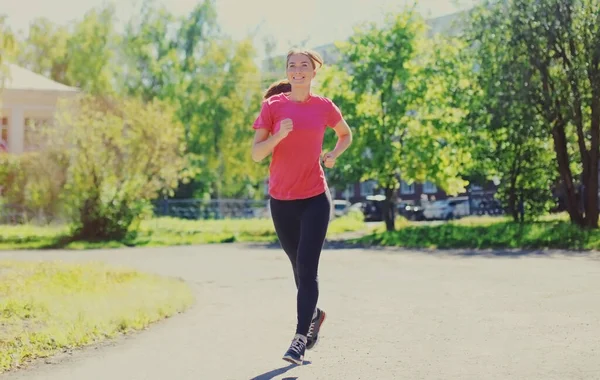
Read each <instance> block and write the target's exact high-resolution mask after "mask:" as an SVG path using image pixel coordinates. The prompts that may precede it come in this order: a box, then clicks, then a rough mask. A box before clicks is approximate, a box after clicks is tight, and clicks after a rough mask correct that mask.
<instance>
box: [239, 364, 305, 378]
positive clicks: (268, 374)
mask: <svg viewBox="0 0 600 380" xmlns="http://www.w3.org/2000/svg"><path fill="white" fill-rule="evenodd" d="M308 364H311V362H310V361H304V364H303V365H308ZM296 367H298V366H297V365H295V364H290V365H288V366H285V367H281V368H277V369H274V370H272V371H269V372H265V373H263V374H262V375H258V376H255V377H253V378H251V379H250V380H271V379H273V378H274V377H275V376H279V375H283V374H284V373H286V372H287V371H289V370H290V369H292V368H296ZM297 379H298V378H297V377H286V378H285V379H283V380H297Z"/></svg>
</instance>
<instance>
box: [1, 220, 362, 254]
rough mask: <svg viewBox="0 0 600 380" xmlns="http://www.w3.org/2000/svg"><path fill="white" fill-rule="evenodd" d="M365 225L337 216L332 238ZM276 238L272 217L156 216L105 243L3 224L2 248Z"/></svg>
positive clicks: (59, 230)
mask: <svg viewBox="0 0 600 380" xmlns="http://www.w3.org/2000/svg"><path fill="white" fill-rule="evenodd" d="M365 228H366V225H365V223H364V222H363V221H362V216H361V215H360V214H359V215H356V214H352V215H348V216H344V217H341V218H336V219H334V220H333V221H332V222H331V224H330V227H329V234H328V236H329V237H332V236H335V235H337V234H341V233H344V232H351V231H361V230H364V229H365ZM271 241H276V236H275V231H274V228H273V222H272V221H271V219H246V220H243V219H241V220H240V219H235V220H183V219H175V218H156V219H151V220H147V221H144V222H143V223H142V225H141V228H140V232H139V234H138V236H137V237H136V238H135V239H134V240H130V241H112V242H102V243H89V242H72V241H70V240H69V238H68V228H67V227H65V226H60V227H39V226H31V225H27V226H6V225H3V226H0V249H5V250H6V249H37V248H67V249H88V248H116V247H123V246H174V245H191V244H205V243H229V242H271Z"/></svg>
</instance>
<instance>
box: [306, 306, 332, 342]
mask: <svg viewBox="0 0 600 380" xmlns="http://www.w3.org/2000/svg"><path fill="white" fill-rule="evenodd" d="M321 313H322V314H323V318H321V323H319V328H318V329H317V339H315V343H314V344H313V345H312V346H310V348H309V347H308V346H306V349H307V350H312V349H313V348H315V347H316V345H317V344H318V343H319V340H320V339H321V338H320V336H321V326H323V323H325V319H327V313H326V312H324V311H321Z"/></svg>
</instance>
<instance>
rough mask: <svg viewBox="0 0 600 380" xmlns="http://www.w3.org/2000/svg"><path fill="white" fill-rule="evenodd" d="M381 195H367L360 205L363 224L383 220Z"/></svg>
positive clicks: (382, 197) (383, 198)
mask: <svg viewBox="0 0 600 380" xmlns="http://www.w3.org/2000/svg"><path fill="white" fill-rule="evenodd" d="M384 201H385V196H383V195H368V196H367V198H366V199H365V201H364V202H363V203H362V212H363V215H364V217H365V222H380V221H382V220H383V202H384Z"/></svg>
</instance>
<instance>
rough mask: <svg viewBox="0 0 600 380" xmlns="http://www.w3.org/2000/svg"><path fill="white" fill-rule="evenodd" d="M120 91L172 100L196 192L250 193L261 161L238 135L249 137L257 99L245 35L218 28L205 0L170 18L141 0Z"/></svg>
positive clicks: (254, 71) (127, 47) (257, 179)
mask: <svg viewBox="0 0 600 380" xmlns="http://www.w3.org/2000/svg"><path fill="white" fill-rule="evenodd" d="M124 51H125V54H124V58H123V59H124V60H125V61H126V63H127V64H126V67H127V70H126V72H128V73H134V75H132V76H129V79H128V80H127V82H126V88H127V92H128V93H129V94H132V95H139V96H142V97H143V98H144V99H154V98H158V99H162V100H165V101H167V102H169V103H171V104H174V105H176V106H177V115H178V118H179V120H180V121H181V122H182V123H183V125H184V127H185V130H186V139H187V141H188V145H187V148H188V152H189V153H190V157H191V159H192V163H193V166H194V167H195V168H196V169H197V174H196V176H195V178H194V183H195V184H194V192H195V195H196V196H203V195H205V194H213V195H216V196H217V197H222V196H225V197H230V196H231V197H242V196H251V195H252V194H253V191H254V190H253V188H254V185H255V184H256V183H257V182H260V181H261V179H262V178H261V168H260V167H256V165H252V161H251V160H250V157H249V154H250V153H249V152H250V150H249V149H248V147H247V146H245V145H243V144H239V143H238V142H239V141H244V140H247V139H248V138H251V134H252V129H251V123H252V121H253V120H252V119H253V118H254V117H256V113H257V112H258V110H259V107H260V99H259V96H260V90H261V87H260V75H259V72H258V68H257V67H256V65H255V64H254V63H253V61H254V58H255V51H254V48H253V46H252V44H251V43H250V42H249V41H241V42H234V41H232V40H230V39H228V38H226V37H223V36H221V35H220V34H219V31H218V28H217V25H216V13H215V10H214V6H213V3H212V2H211V1H204V2H202V3H200V4H199V5H198V6H197V7H196V8H195V9H194V10H193V11H192V12H191V13H190V14H189V15H187V16H186V17H182V18H177V17H175V16H173V15H172V14H170V13H169V12H168V11H167V10H166V9H165V8H153V7H152V6H151V4H150V3H147V4H146V6H145V7H144V9H143V12H142V16H141V19H140V20H139V22H138V21H135V20H132V22H131V23H130V24H129V26H128V28H127V33H126V37H125V48H124Z"/></svg>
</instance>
